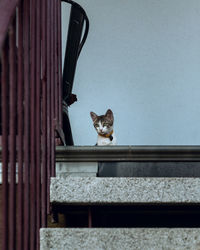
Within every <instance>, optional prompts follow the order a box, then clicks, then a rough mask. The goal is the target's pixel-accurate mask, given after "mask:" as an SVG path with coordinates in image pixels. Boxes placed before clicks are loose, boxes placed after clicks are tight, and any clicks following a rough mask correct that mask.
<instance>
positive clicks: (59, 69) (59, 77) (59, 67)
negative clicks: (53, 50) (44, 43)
mask: <svg viewBox="0 0 200 250" xmlns="http://www.w3.org/2000/svg"><path fill="white" fill-rule="evenodd" d="M57 34H58V81H59V88H58V102H59V103H58V107H59V113H58V115H59V124H60V126H61V128H62V123H63V121H62V46H61V41H62V39H61V1H59V0H58V33H57Z"/></svg>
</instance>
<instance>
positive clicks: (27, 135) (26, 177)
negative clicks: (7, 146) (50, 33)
mask: <svg viewBox="0 0 200 250" xmlns="http://www.w3.org/2000/svg"><path fill="white" fill-rule="evenodd" d="M29 18H30V0H26V1H24V20H23V21H24V249H29V242H30V77H29V73H30V71H29V69H30V67H29V62H30V56H29V48H30V39H29V31H30V20H29Z"/></svg>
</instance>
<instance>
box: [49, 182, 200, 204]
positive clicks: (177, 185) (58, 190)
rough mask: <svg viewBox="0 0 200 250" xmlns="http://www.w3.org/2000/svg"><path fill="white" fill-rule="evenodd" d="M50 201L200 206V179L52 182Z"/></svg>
mask: <svg viewBox="0 0 200 250" xmlns="http://www.w3.org/2000/svg"><path fill="white" fill-rule="evenodd" d="M50 199H51V202H53V203H66V204H80V203H81V204H120V203H124V204H133V203H139V204H144V203H153V204H154V203H170V204H174V203H200V178H98V177H68V178H66V179H61V178H51V186H50Z"/></svg>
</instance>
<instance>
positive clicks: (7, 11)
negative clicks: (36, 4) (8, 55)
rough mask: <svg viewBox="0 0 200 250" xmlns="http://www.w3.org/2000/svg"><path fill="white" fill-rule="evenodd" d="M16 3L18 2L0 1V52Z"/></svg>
mask: <svg viewBox="0 0 200 250" xmlns="http://www.w3.org/2000/svg"><path fill="white" fill-rule="evenodd" d="M18 2H19V0H13V1H7V0H1V1H0V50H1V49H2V46H3V43H4V40H5V38H6V35H7V30H8V27H9V25H10V23H11V21H12V19H13V17H14V14H15V12H16V7H17V5H18Z"/></svg>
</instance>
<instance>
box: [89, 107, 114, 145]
mask: <svg viewBox="0 0 200 250" xmlns="http://www.w3.org/2000/svg"><path fill="white" fill-rule="evenodd" d="M90 116H91V118H92V120H93V125H94V128H95V129H96V131H97V134H98V137H97V144H96V145H97V146H106V145H116V144H117V139H116V136H115V133H114V131H113V123H114V116H113V112H112V111H111V110H110V109H108V110H107V112H106V113H105V115H100V116H98V115H97V114H95V113H94V112H90Z"/></svg>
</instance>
